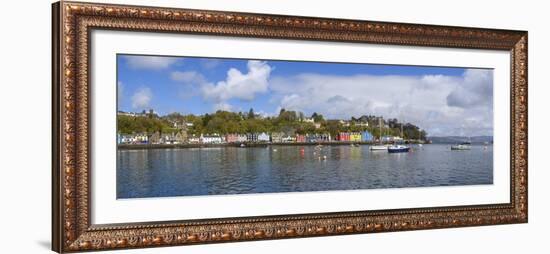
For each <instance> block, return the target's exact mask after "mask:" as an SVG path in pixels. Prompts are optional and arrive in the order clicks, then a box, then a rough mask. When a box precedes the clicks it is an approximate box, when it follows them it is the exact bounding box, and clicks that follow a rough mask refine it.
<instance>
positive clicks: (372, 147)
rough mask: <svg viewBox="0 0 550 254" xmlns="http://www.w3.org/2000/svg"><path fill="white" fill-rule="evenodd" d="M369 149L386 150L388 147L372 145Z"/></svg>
mask: <svg viewBox="0 0 550 254" xmlns="http://www.w3.org/2000/svg"><path fill="white" fill-rule="evenodd" d="M369 149H370V150H371V151H386V150H388V147H387V146H385V145H372V146H370V147H369Z"/></svg>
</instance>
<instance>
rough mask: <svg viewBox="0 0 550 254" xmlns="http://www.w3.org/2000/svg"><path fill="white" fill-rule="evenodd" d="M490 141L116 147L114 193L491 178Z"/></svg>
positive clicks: (258, 189) (345, 186)
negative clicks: (468, 146)
mask: <svg viewBox="0 0 550 254" xmlns="http://www.w3.org/2000/svg"><path fill="white" fill-rule="evenodd" d="M492 165H493V155H492V147H491V146H489V147H488V148H487V149H486V150H485V149H484V148H483V147H482V146H479V147H478V146H474V147H473V148H472V150H470V151H451V150H450V148H449V146H446V145H426V146H424V148H423V149H418V148H416V149H415V150H413V151H412V152H409V153H397V154H389V153H387V152H384V151H369V149H368V146H358V147H353V146H323V147H315V146H272V147H268V148H259V147H258V148H251V147H248V148H238V147H223V148H193V149H159V150H121V151H118V156H117V198H136V197H169V196H194V195H218V194H241V193H267V192H293V191H323V190H349V189H372V188H396V187H421V186H423V187H424V186H448V185H473V184H491V183H492V181H493V168H492V167H493V166H492Z"/></svg>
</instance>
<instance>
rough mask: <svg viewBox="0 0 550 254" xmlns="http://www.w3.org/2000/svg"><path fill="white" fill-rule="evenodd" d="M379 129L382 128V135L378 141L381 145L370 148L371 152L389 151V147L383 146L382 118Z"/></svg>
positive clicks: (379, 121)
mask: <svg viewBox="0 0 550 254" xmlns="http://www.w3.org/2000/svg"><path fill="white" fill-rule="evenodd" d="M378 127H379V128H380V135H379V137H378V141H379V142H380V143H379V144H378V145H372V146H370V147H369V150H371V151H387V150H388V146H387V145H383V144H382V118H378Z"/></svg>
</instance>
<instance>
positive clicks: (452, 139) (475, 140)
mask: <svg viewBox="0 0 550 254" xmlns="http://www.w3.org/2000/svg"><path fill="white" fill-rule="evenodd" d="M428 140H431V141H432V143H434V144H456V143H461V142H468V141H470V142H472V144H483V143H485V142H489V143H492V142H493V136H473V137H463V136H444V137H428Z"/></svg>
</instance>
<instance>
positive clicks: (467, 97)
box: [270, 70, 493, 135]
mask: <svg viewBox="0 0 550 254" xmlns="http://www.w3.org/2000/svg"><path fill="white" fill-rule="evenodd" d="M270 90H271V91H273V95H272V100H271V101H272V102H274V103H278V104H279V106H280V107H282V108H285V109H289V110H298V111H303V112H304V113H306V114H311V113H312V112H320V113H322V114H324V115H325V117H328V118H335V119H348V118H350V117H351V116H361V115H369V114H373V115H383V116H384V117H386V118H394V117H395V118H398V119H400V120H402V121H407V122H411V123H414V124H417V125H419V126H420V127H421V128H424V129H427V131H428V133H429V134H430V135H492V127H493V123H492V122H493V117H492V115H493V110H492V71H489V70H468V71H466V72H465V73H464V75H463V76H462V77H456V76H444V75H425V76H396V75H395V76H392V75H386V76H372V75H355V76H336V75H320V74H301V75H297V76H292V77H272V78H271V86H270Z"/></svg>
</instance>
